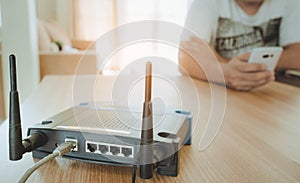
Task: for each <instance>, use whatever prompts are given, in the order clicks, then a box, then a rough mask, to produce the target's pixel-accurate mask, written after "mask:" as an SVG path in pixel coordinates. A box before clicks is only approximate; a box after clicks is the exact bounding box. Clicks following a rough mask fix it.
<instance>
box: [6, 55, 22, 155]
mask: <svg viewBox="0 0 300 183" xmlns="http://www.w3.org/2000/svg"><path fill="white" fill-rule="evenodd" d="M9 66H10V93H9V97H10V98H9V159H10V160H19V159H22V155H23V153H24V146H23V145H22V128H21V118H20V106H19V94H18V90H17V72H16V56H15V55H10V56H9Z"/></svg>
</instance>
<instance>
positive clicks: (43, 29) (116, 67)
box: [0, 0, 192, 121]
mask: <svg viewBox="0 0 300 183" xmlns="http://www.w3.org/2000/svg"><path fill="white" fill-rule="evenodd" d="M191 1H192V0H142V1H141V0H9V1H8V0H1V1H0V11H1V14H0V45H1V46H0V51H1V57H0V72H1V73H0V121H1V120H3V119H5V118H6V117H7V114H8V110H7V106H8V92H9V72H8V71H9V64H8V57H9V55H10V54H15V55H16V56H17V70H18V84H19V85H18V87H19V90H21V92H20V98H21V101H23V100H24V99H25V98H26V97H27V96H28V95H30V93H31V92H32V90H33V89H35V88H36V87H37V86H38V83H39V82H40V81H41V80H42V79H43V77H44V76H46V75H49V74H74V72H75V70H76V66H77V63H78V62H79V60H80V59H81V58H82V57H83V55H84V57H85V59H87V60H89V64H87V66H86V68H84V69H83V71H82V73H83V74H93V73H95V72H98V69H97V66H98V63H97V59H98V57H99V53H96V51H95V50H96V49H95V45H94V44H93V43H94V41H96V40H97V39H98V38H99V37H101V36H102V35H103V34H105V33H106V32H107V31H109V30H112V29H113V28H115V27H117V26H119V25H124V24H127V23H131V22H136V21H141V20H161V21H168V22H172V23H175V24H178V25H184V21H185V17H186V13H187V11H188V9H189V5H190V4H191ZM124 49H126V50H123V51H122V50H120V53H118V54H117V56H116V57H114V58H112V59H111V61H110V62H108V63H107V64H106V65H105V67H104V68H103V70H102V71H101V74H117V73H118V72H119V71H120V70H121V69H122V68H124V67H125V65H127V64H129V63H130V62H131V61H134V59H138V57H139V56H142V55H139V56H138V55H137V53H141V54H144V55H157V54H160V53H161V52H164V54H167V55H169V58H171V60H173V61H174V62H177V52H176V49H172V48H171V49H170V48H169V47H168V46H165V45H156V46H154V45H153V44H151V43H146V44H144V45H131V46H128V47H127V48H124ZM131 53H132V54H131ZM100 54H101V53H100ZM130 55H136V56H135V57H130ZM125 57H126V59H125ZM120 58H124V59H120Z"/></svg>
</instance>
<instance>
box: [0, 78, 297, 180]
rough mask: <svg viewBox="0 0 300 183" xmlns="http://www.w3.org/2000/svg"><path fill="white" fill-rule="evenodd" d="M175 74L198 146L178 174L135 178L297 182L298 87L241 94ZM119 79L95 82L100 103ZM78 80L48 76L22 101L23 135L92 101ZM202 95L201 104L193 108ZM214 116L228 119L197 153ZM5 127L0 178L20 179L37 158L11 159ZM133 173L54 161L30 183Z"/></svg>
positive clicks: (169, 96) (186, 152)
mask: <svg viewBox="0 0 300 183" xmlns="http://www.w3.org/2000/svg"><path fill="white" fill-rule="evenodd" d="M82 77H89V76H82ZM170 78H171V80H170V81H171V82H172V83H174V84H175V85H174V86H176V87H177V88H179V91H180V92H182V94H183V95H182V96H183V98H182V99H181V100H182V101H184V102H182V103H181V104H182V107H183V108H186V109H187V110H191V111H192V113H193V127H194V128H193V134H192V135H193V137H192V141H193V144H192V145H191V146H185V147H183V148H182V149H181V150H180V170H179V171H180V172H179V176H177V177H167V176H160V175H157V174H156V173H154V177H153V178H152V179H151V180H148V181H146V180H142V179H140V178H139V175H137V182H164V183H166V182H187V183H190V182H300V88H297V87H293V86H289V85H285V84H281V83H278V82H272V83H270V84H268V85H267V86H264V87H262V88H259V89H257V90H255V91H252V92H237V91H233V90H229V89H228V90H227V89H225V88H224V87H222V86H216V85H209V84H208V83H206V82H202V81H193V84H194V86H192V85H188V84H187V83H188V82H189V81H190V80H189V79H188V78H186V77H184V76H174V77H170ZM114 79H115V78H114V77H105V76H99V77H98V78H97V82H96V84H97V85H98V87H99V84H100V86H101V87H100V88H101V89H99V88H97V87H96V90H97V91H98V89H99V90H101V93H99V95H97V96H96V99H97V100H100V101H101V100H102V101H104V100H106V101H108V100H111V98H113V97H112V95H111V94H112V92H111V90H112V88H113V85H114V83H115V82H114ZM73 81H74V80H73V77H72V76H47V77H45V78H44V80H43V81H42V82H41V84H40V85H39V87H38V88H37V89H36V90H35V92H33V93H32V95H31V96H30V97H28V98H27V99H26V100H25V101H24V103H23V104H22V121H23V127H24V128H23V136H24V135H25V134H26V133H25V132H26V127H28V126H29V125H32V124H34V123H36V122H39V121H41V120H42V119H44V118H46V117H49V116H51V115H53V114H55V113H57V112H59V111H61V110H62V109H65V108H67V107H69V106H71V105H73V102H74V101H75V102H77V101H80V100H82V101H88V100H90V99H91V98H90V97H91V96H87V95H85V94H84V92H83V94H82V96H80V92H79V94H78V96H76V99H75V100H74V99H73V98H72V89H73ZM85 84H86V85H88V83H85ZM84 87H85V86H83V88H84ZM156 90H161V89H160V88H157V89H156ZM194 90H195V91H196V93H197V95H198V98H195V95H194V93H193V91H194ZM137 91H142V90H137ZM122 92H125V93H126V91H122ZM224 92H225V93H224ZM97 93H98V92H97ZM161 93H162V96H166V99H165V100H166V101H171V103H172V102H174V105H175V106H176V105H178V104H180V102H179V103H178V101H176V99H175V98H174V96H175V95H174V93H172V91H171V92H170V91H166V90H164V91H161ZM175 93H176V92H175ZM214 93H217V95H215V96H214ZM73 94H74V92H73ZM212 96H214V97H212ZM223 96H225V99H224V98H223ZM218 97H220V98H218ZM136 98H137V99H139V97H136ZM198 99H199V101H200V107H199V106H194V104H195V102H197V100H198ZM223 99H224V101H225V103H224V104H225V108H224V105H223V104H222V102H216V101H218V100H220V101H221V100H223ZM192 104H193V105H192ZM172 105H173V104H172ZM176 107H177V106H176ZM218 107H219V108H218ZM214 108H215V109H216V110H214ZM222 111H224V115H223V114H222V113H223V112H222ZM216 115H221V116H222V117H223V118H222V119H223V120H222V122H223V123H222V126H221V128H220V131H219V132H218V134H217V136H216V138H215V139H214V141H213V142H212V143H211V144H210V146H209V147H208V148H207V149H205V150H204V151H200V149H199V142H200V137H201V135H202V134H203V132H204V130H205V126H206V124H207V123H208V122H209V120H210V119H213V118H214V116H216ZM7 129H8V125H7V121H5V122H4V124H2V125H1V128H0V135H1V139H0V140H1V145H2V147H1V148H0V154H1V156H0V161H1V165H0V177H1V179H0V182H16V181H17V180H18V179H19V178H20V177H21V175H22V174H23V173H24V172H25V171H26V169H28V168H29V167H31V166H32V165H33V163H34V162H36V161H37V160H34V159H33V158H32V157H31V153H27V154H26V155H24V157H23V159H22V160H20V161H17V162H11V161H9V160H8V145H7V144H8V139H7V135H8V132H7V131H8V130H7ZM131 172H132V170H131V168H124V167H115V166H108V165H98V164H90V163H84V162H80V161H74V160H68V159H64V158H56V160H53V161H50V162H49V163H47V164H46V165H45V166H43V167H41V168H40V169H39V170H38V171H37V172H35V173H34V174H33V175H32V176H31V177H30V179H29V180H28V182H85V183H86V182H131Z"/></svg>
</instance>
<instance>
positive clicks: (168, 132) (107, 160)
mask: <svg viewBox="0 0 300 183" xmlns="http://www.w3.org/2000/svg"><path fill="white" fill-rule="evenodd" d="M14 59H15V58H14V57H11V60H14ZM12 63H14V62H12ZM12 65H13V66H14V65H15V64H12ZM14 67H15V66H14ZM151 70H152V66H151V63H150V62H148V63H147V66H146V79H145V102H144V108H143V110H142V111H139V110H136V109H135V110H133V109H128V108H123V107H113V108H111V107H107V106H102V105H101V104H100V105H95V104H93V103H81V104H79V105H78V106H74V107H70V108H69V109H67V110H65V111H62V112H60V113H58V114H57V115H54V116H52V117H50V118H48V119H46V120H44V121H41V122H40V123H38V124H35V125H34V126H32V127H30V128H29V129H28V134H27V135H28V136H29V137H28V138H27V139H25V140H23V143H22V140H21V137H22V135H21V130H20V129H21V126H20V123H19V122H20V118H19V117H18V113H19V109H18V108H19V106H18V100H17V102H12V103H11V106H13V107H11V111H15V112H12V114H14V115H12V116H13V117H12V118H10V124H11V125H10V155H11V156H10V157H11V158H10V159H11V160H18V159H21V158H22V154H23V153H25V152H29V151H32V155H33V157H34V158H43V157H45V156H47V155H49V154H51V153H52V152H53V150H54V149H55V148H56V147H57V146H58V145H59V144H61V143H64V142H73V143H74V144H76V148H75V149H73V151H72V152H69V153H67V154H66V155H64V157H66V158H71V159H75V160H79V161H85V162H91V163H100V164H108V165H118V166H139V168H140V177H141V178H143V179H149V178H151V177H152V174H153V170H156V171H157V173H158V174H161V175H167V176H177V175H178V165H179V164H178V156H179V150H180V148H181V147H182V146H183V145H189V144H191V122H192V118H191V114H190V113H189V112H186V111H181V110H171V111H169V112H166V113H164V114H159V113H155V112H152V111H153V110H152V103H151V93H152V92H151V77H152V76H151V72H152V71H151ZM14 72H15V71H13V69H11V73H14ZM11 78H12V79H11V80H12V83H13V84H12V91H11V93H13V94H11V96H14V97H12V98H18V97H16V93H17V91H16V76H13V74H11ZM14 84H15V86H14ZM154 107H155V106H154ZM16 121H17V122H16ZM16 131H17V133H16ZM28 139H29V140H28ZM26 144H29V145H26ZM27 146H30V148H28V147H27ZM25 149H26V150H25Z"/></svg>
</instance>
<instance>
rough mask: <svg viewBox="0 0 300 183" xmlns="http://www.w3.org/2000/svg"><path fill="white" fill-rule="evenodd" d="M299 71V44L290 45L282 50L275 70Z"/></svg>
mask: <svg viewBox="0 0 300 183" xmlns="http://www.w3.org/2000/svg"><path fill="white" fill-rule="evenodd" d="M281 69H300V43H294V44H290V45H288V46H285V47H284V48H283V52H282V55H281V57H280V60H279V62H278V64H277V66H276V70H281Z"/></svg>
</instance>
